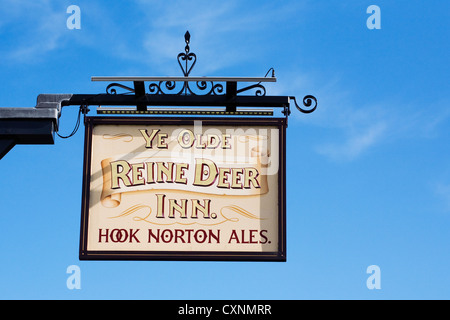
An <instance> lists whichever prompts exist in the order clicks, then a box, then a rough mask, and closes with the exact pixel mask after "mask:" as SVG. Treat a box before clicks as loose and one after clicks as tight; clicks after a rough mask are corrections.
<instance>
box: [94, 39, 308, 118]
mask: <svg viewBox="0 0 450 320" xmlns="http://www.w3.org/2000/svg"><path fill="white" fill-rule="evenodd" d="M184 41H185V43H186V45H185V48H184V52H181V53H179V54H178V56H177V62H178V65H179V66H180V69H181V71H182V73H183V76H182V77H92V81H133V85H134V86H133V87H131V86H127V85H124V84H121V83H118V82H112V83H110V84H108V86H107V87H106V94H108V95H116V94H120V95H135V96H136V98H137V100H142V101H143V102H142V103H138V104H137V110H138V111H146V110H147V104H146V103H145V101H144V100H145V99H144V98H145V97H146V96H147V95H153V96H171V97H174V96H186V97H187V96H190V97H193V96H217V97H225V98H226V100H227V103H226V107H227V109H226V111H227V112H235V111H236V97H237V96H238V95H239V94H242V93H247V92H250V91H253V92H254V93H253V96H254V97H255V98H256V97H264V96H266V88H265V87H264V85H262V84H261V83H262V82H275V81H276V78H275V72H274V70H273V68H270V69H269V71H268V72H267V73H266V75H265V76H264V77H260V78H255V77H191V76H190V74H191V72H192V69H193V68H194V66H195V64H196V62H197V55H196V54H195V53H193V52H191V51H190V46H189V45H190V42H191V35H190V33H189V31H187V32H186V33H185V35H184ZM270 71H272V73H271V76H269V77H267V75H268V74H269V72H270ZM146 81H147V82H148V87H147V88H148V90H147V92H146V86H145V82H146ZM249 82H250V83H251V82H254V84H251V85H247V86H244V87H242V88H239V89H238V88H237V84H238V83H249ZM192 83H195V85H192ZM118 90H120V91H123V92H121V93H118V92H117V91H118ZM288 98H291V99H292V100H293V101H294V103H295V106H296V107H297V109H298V110H299V111H300V112H303V113H311V112H313V111H314V110H315V109H316V107H317V99H316V98H315V97H314V96H311V95H307V96H305V97H304V98H303V106H304V107H307V108H303V107H299V106H298V104H297V102H296V100H295V97H288ZM199 99H200V98H199ZM147 100H148V99H147ZM282 112H283V114H284V115H285V116H286V117H287V116H288V115H289V114H290V108H289V105H287V106H284V110H283V111H282Z"/></svg>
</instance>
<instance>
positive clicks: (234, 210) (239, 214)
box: [110, 204, 265, 226]
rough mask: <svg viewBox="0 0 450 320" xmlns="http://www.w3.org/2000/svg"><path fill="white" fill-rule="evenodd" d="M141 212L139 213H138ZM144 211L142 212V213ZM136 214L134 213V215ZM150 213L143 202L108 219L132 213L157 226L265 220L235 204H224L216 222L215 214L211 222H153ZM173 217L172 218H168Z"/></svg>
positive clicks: (135, 217) (212, 224)
mask: <svg viewBox="0 0 450 320" xmlns="http://www.w3.org/2000/svg"><path fill="white" fill-rule="evenodd" d="M226 210H227V211H230V212H231V214H230V213H227V214H225V213H224V211H226ZM139 213H141V214H139ZM142 213H144V214H142ZM134 214H136V215H134ZM151 214H152V208H151V207H150V206H148V205H144V204H137V205H134V206H131V207H129V208H127V209H126V210H124V211H122V212H121V213H120V214H119V215H117V216H113V217H110V219H117V218H124V217H127V216H132V215H134V216H133V217H132V218H133V220H134V221H143V222H147V223H150V224H153V225H158V226H172V225H183V226H191V225H200V226H217V225H220V224H223V223H226V222H233V223H237V222H239V221H240V219H241V218H246V219H252V220H265V218H260V217H258V216H257V215H255V214H253V213H251V212H249V211H247V210H245V209H244V208H242V207H240V206H237V205H231V206H224V207H222V208H221V209H220V215H221V217H222V219H220V221H218V222H216V219H217V215H216V216H215V217H216V218H213V220H211V223H200V222H197V221H194V222H186V223H185V222H179V221H175V222H169V223H159V222H155V221H152V220H151V217H150V216H151ZM233 214H236V215H235V216H233ZM170 219H173V218H170Z"/></svg>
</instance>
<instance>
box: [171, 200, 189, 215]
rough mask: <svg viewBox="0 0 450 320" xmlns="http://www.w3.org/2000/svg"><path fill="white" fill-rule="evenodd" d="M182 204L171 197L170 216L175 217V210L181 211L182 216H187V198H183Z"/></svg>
mask: <svg viewBox="0 0 450 320" xmlns="http://www.w3.org/2000/svg"><path fill="white" fill-rule="evenodd" d="M180 201H181V205H179V204H178V203H177V201H176V200H175V199H169V218H175V210H176V211H178V212H179V213H180V218H183V219H184V218H187V213H186V211H187V205H186V204H187V199H181V200H180Z"/></svg>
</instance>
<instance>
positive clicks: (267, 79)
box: [91, 76, 277, 82]
mask: <svg viewBox="0 0 450 320" xmlns="http://www.w3.org/2000/svg"><path fill="white" fill-rule="evenodd" d="M91 81H175V82H176V81H183V82H198V81H216V82H276V81H277V78H276V77H136V76H121V77H114V76H112V77H110V76H106V77H104V76H101V77H97V76H95V77H91Z"/></svg>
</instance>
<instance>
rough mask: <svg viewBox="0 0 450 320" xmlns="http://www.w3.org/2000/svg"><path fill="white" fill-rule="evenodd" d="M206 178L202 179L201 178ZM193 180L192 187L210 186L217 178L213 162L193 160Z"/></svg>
mask: <svg viewBox="0 0 450 320" xmlns="http://www.w3.org/2000/svg"><path fill="white" fill-rule="evenodd" d="M204 175H205V176H207V177H206V178H203V176H204ZM194 176H195V179H194V183H193V185H194V186H205V187H206V186H210V185H212V184H213V183H214V180H215V179H216V176H217V167H216V164H215V163H214V162H212V161H211V160H208V159H195V174H194Z"/></svg>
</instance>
